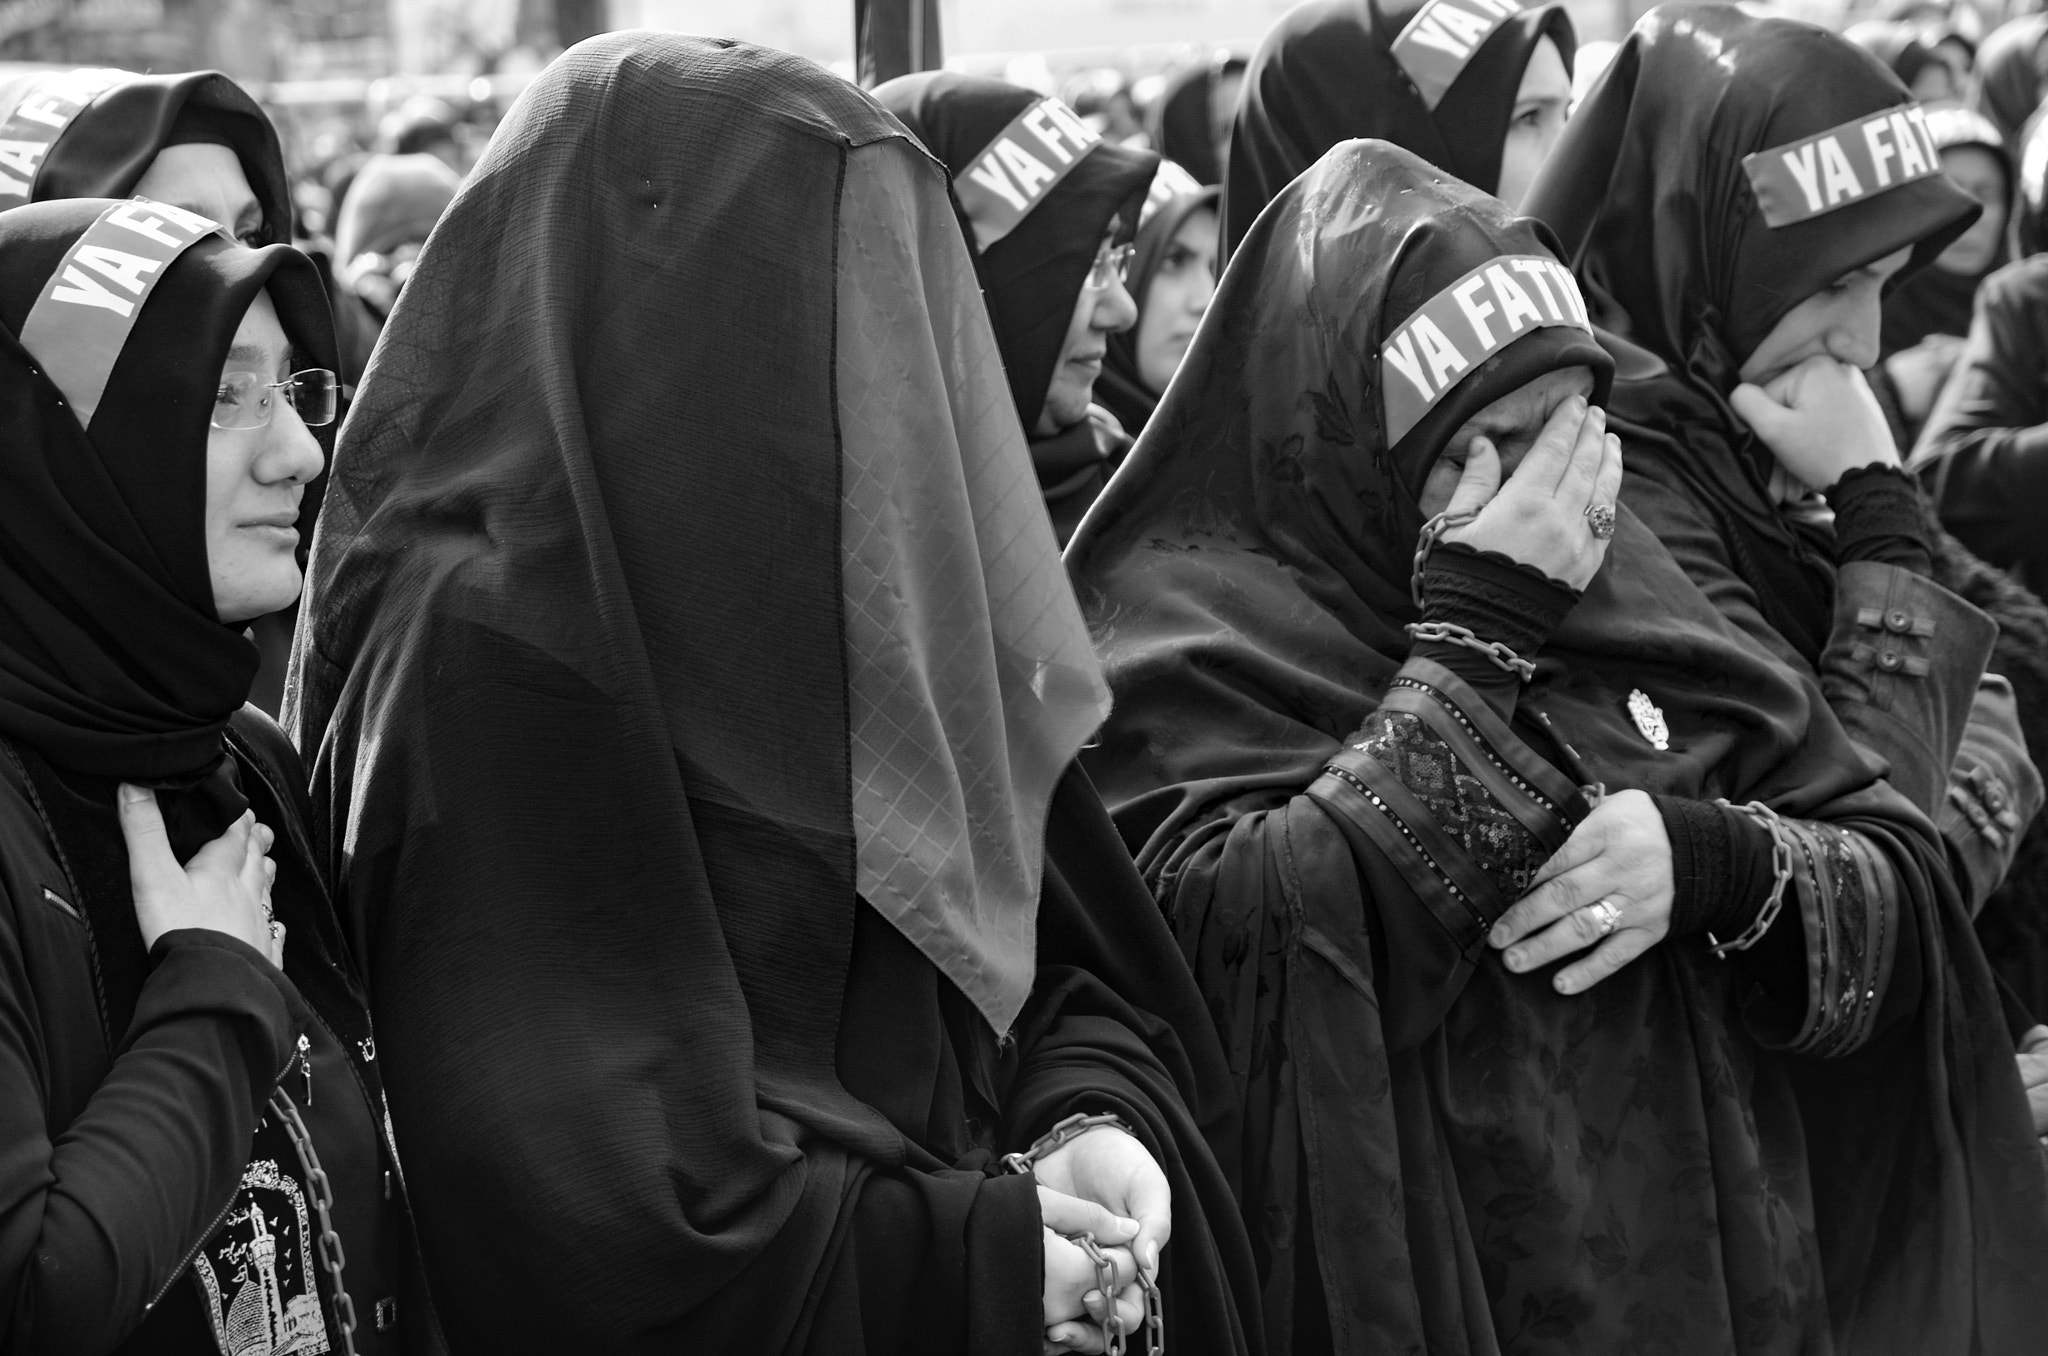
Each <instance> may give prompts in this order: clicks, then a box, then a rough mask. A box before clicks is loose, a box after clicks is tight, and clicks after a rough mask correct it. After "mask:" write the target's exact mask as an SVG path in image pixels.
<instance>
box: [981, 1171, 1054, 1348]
mask: <svg viewBox="0 0 2048 1356" xmlns="http://www.w3.org/2000/svg"><path fill="white" fill-rule="evenodd" d="M1043 1232H1044V1226H1043V1225H1042V1224H1041V1223H1040V1217H1039V1213H1038V1179H1037V1178H1036V1177H1033V1176H1032V1175H1031V1174H1029V1173H1023V1174H1017V1175H1006V1176H1000V1177H991V1178H989V1179H988V1180H986V1181H985V1182H983V1183H982V1185H981V1190H980V1191H978V1192H976V1193H975V1196H974V1209H973V1211H972V1212H971V1213H970V1214H969V1215H968V1217H967V1294H968V1295H969V1296H970V1298H969V1300H968V1305H967V1344H966V1347H965V1350H968V1351H974V1352H988V1353H991V1354H992V1356H1010V1354H1012V1353H1014V1356H1036V1353H1037V1352H1038V1351H1039V1350H1041V1347H1042V1343H1041V1341H1040V1338H1041V1335H1042V1334H1043V1333H1044V1331H1045V1306H1044V1299H1043V1296H1044V1292H1045V1244H1044V1242H1043V1241H1042V1235H1043Z"/></svg>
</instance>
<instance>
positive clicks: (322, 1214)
mask: <svg viewBox="0 0 2048 1356" xmlns="http://www.w3.org/2000/svg"><path fill="white" fill-rule="evenodd" d="M270 1109H271V1110H272V1111H274V1112H276V1113H277V1118H278V1120H279V1121H281V1122H282V1123H283V1125H284V1129H285V1133H286V1134H287V1135H289V1136H291V1141H292V1148H293V1149H295V1150H297V1151H298V1155H299V1167H300V1168H301V1169H303V1170H304V1172H305V1174H306V1184H307V1185H308V1186H309V1187H311V1188H312V1191H313V1212H314V1214H315V1215H317V1216H318V1217H319V1220H320V1240H319V1246H318V1248H317V1249H316V1251H318V1252H319V1254H320V1265H321V1266H322V1267H325V1268H326V1270H327V1275H328V1277H329V1279H331V1280H332V1281H333V1282H334V1317H335V1321H336V1322H337V1323H339V1324H340V1326H341V1350H342V1356H356V1302H355V1301H354V1300H353V1299H351V1298H350V1297H349V1293H348V1286H347V1284H346V1283H345V1282H344V1280H343V1278H342V1269H343V1268H344V1267H346V1266H347V1265H348V1252H347V1250H346V1249H345V1248H343V1247H342V1246H341V1235H340V1234H338V1233H336V1232H335V1231H334V1219H333V1215H332V1211H333V1208H334V1188H333V1187H332V1185H330V1184H329V1182H328V1180H327V1171H326V1169H324V1168H322V1167H321V1166H320V1155H319V1154H318V1153H317V1152H316V1151H315V1150H314V1148H313V1136H312V1135H311V1134H309V1133H308V1132H307V1130H306V1123H305V1122H304V1121H303V1120H300V1119H299V1109H298V1107H296V1106H294V1105H293V1104H292V1099H291V1097H290V1096H289V1095H288V1094H287V1093H286V1092H285V1090H284V1089H283V1088H279V1089H277V1090H276V1091H275V1092H273V1093H271V1094H270Z"/></svg>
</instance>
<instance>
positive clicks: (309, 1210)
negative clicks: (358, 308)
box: [0, 199, 433, 1356]
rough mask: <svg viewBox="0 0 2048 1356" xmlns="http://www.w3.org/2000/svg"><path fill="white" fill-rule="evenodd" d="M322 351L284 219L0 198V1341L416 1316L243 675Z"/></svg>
mask: <svg viewBox="0 0 2048 1356" xmlns="http://www.w3.org/2000/svg"><path fill="white" fill-rule="evenodd" d="M333 363H334V334H333V330H332V328H331V326H330V325H329V322H328V318H327V305H326V301H325V298H324V295H323V291H322V287H321V281H320V278H319V275H318V274H317V272H316V271H315V270H314V268H313V265H312V264H311V262H310V261H308V260H307V259H306V258H304V257H303V256H301V255H299V254H297V253H295V252H294V251H292V250H290V249H288V248H285V247H282V246H271V247H267V248H264V249H249V248H246V247H244V246H242V245H240V244H237V243H235V242H233V241H231V240H229V239H227V238H226V237H225V236H224V235H223V234H221V233H220V232H219V231H218V229H217V228H216V226H215V223H214V222H212V221H211V220H208V219H204V218H200V217H197V216H193V215H190V214H188V213H185V212H182V211H179V210H177V209H175V208H172V207H168V206H164V205H160V204H157V203H151V202H141V201H129V202H111V201H104V200H99V199H72V200H69V201H64V202H50V203H38V204H35V205H32V206H27V207H22V208H18V209H16V210H14V211H10V212H7V213H4V214H0V449H4V455H0V1350H5V1351H8V1352H10V1353H21V1356H29V1354H30V1353H38V1354H41V1353H49V1356H100V1354H101V1353H108V1352H119V1353H123V1354H124V1356H144V1353H148V1354H150V1356H158V1354H162V1356H170V1354H171V1353H176V1354H177V1356H216V1354H217V1353H223V1352H225V1353H231V1354H239V1353H255V1354H256V1356H265V1354H267V1353H271V1352H285V1351H293V1352H315V1351H320V1352H332V1353H336V1356H342V1354H343V1353H349V1352H358V1353H363V1354H364V1356H369V1353H375V1352H385V1353H396V1352H399V1351H401V1350H406V1351H419V1350H427V1349H429V1344H430V1341H431V1333H432V1331H433V1325H432V1319H431V1316H430V1314H429V1312H428V1310H427V1309H426V1308H425V1307H424V1305H423V1303H422V1302H421V1301H420V1299H419V1294H420V1291H419V1288H418V1286H417V1285H408V1284H407V1282H408V1281H409V1280H416V1279H417V1266H416V1263H415V1261H414V1258H415V1250H414V1248H413V1244H412V1240H411V1233H410V1227H409V1225H408V1223H407V1220H406V1216H405V1197H404V1193H403V1190H402V1186H401V1184H400V1182H399V1180H398V1177H397V1167H398V1165H397V1161H396V1159H395V1158H394V1157H393V1156H392V1154H391V1153H390V1151H389V1147H388V1145H387V1144H386V1142H385V1138H384V1124H385V1122H384V1104H383V1094H382V1092H381V1091H380V1089H379V1086H378V1072H379V1068H380V1065H379V1064H378V1062H377V1052H376V1045H375V1042H374V1041H373V1039H372V1037H371V1031H370V1022H369V1014H368V1009H367V1004H366V1001H365V999H364V996H363V990H362V986H361V984H360V982H359V981H358V979H357V977H356V972H355V969H354V966H353V964H352V963H351V960H350V958H349V955H348V952H347V950H346V948H345V946H344V944H343V938H342V932H341V928H340V926H339V924H338V922H337V919H336V916H335V909H334V906H333V904H332V903H331V902H330V894H329V891H328V886H327V882H326V878H325V877H324V875H323V874H322V871H321V868H320V865H319V862H320V854H319V853H318V852H317V851H316V849H315V846H314V842H313V838H312V836H311V835H310V833H309V826H308V817H307V813H306V801H305V794H306V792H305V776H304V773H303V771H302V770H301V769H300V766H299V761H298V758H297V756H296V755H295V754H294V753H293V752H292V748H291V746H290V744H288V743H287V742H286V741H285V738H284V735H283V734H282V732H280V731H279V730H278V728H277V726H276V725H275V724H273V723H272V722H271V720H270V718H269V717H267V716H265V715H263V714H262V713H261V712H259V711H257V710H256V709H255V708H254V707H251V706H245V705H243V703H244V702H245V700H246V699H247V697H248V694H249V684H250V681H251V679H252V678H253V677H254V676H255V673H256V666H257V651H256V647H255V645H254V644H252V643H251V642H250V640H249V638H248V635H247V632H246V630H245V628H246V627H247V626H248V624H249V622H250V621H251V620H252V619H254V618H256V617H258V616H261V615H264V614H266V613H270V612H274V611H276V610H277V609H279V608H282V607H285V606H287V605H289V604H290V603H291V602H292V600H293V599H295V598H296V597H297V596H298V593H299V584H300V575H299V567H298V564H297V561H296V559H295V553H296V550H297V547H298V533H297V531H296V529H295V528H294V527H293V522H294V519H295V517H296V515H297V513H298V509H299V501H300V497H301V495H302V494H303V493H304V490H305V486H306V484H307V482H308V481H310V480H312V478H313V477H314V476H316V475H318V474H319V472H320V469H321V466H322V463H323V456H324V453H323V448H322V441H321V440H323V439H324V438H325V436H326V430H325V428H324V427H323V426H325V425H327V424H329V423H330V422H331V421H332V419H333V415H334V404H333V402H334V394H335V393H334V386H333V381H334V373H333V371H332V366H333ZM308 425H312V426H314V428H313V430H312V431H309V429H308ZM266 853H267V854H268V858H267V859H266ZM330 1234H331V1235H332V1237H331V1238H330V1237H329V1235H330ZM402 1291H403V1292H404V1293H401V1292H402Z"/></svg>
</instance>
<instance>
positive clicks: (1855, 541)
mask: <svg viewBox="0 0 2048 1356" xmlns="http://www.w3.org/2000/svg"><path fill="white" fill-rule="evenodd" d="M1823 493H1824V494H1825V495H1826V496H1827V501H1828V507H1829V508H1831V509H1833V510H1834V512H1835V561H1836V563H1837V564H1840V565H1847V564H1850V563H1852V562H1854V561H1859V560H1874V561H1878V562H1880V563H1882V564H1886V565H1897V566H1900V567H1902V568H1904V569H1908V570H1911V571H1913V572H1914V573H1915V574H1919V575H1923V576H1924V575H1928V574H1931V573H1932V572H1933V568H1934V565H1933V544H1932V541H1931V540H1930V535H1929V532H1928V525H1927V514H1926V512H1925V510H1924V509H1923V507H1922V505H1921V501H1920V489H1919V486H1918V485H1917V484H1916V483H1915V482H1914V480H1913V478H1912V477H1911V476H1909V475H1907V474H1906V472H1905V471H1904V470H1902V469H1900V468H1899V467H1898V466H1897V465H1895V464H1886V463H1882V462H1871V463H1868V464H1866V465H1863V466H1857V467H1853V468H1851V469H1850V470H1848V471H1846V472H1844V473H1843V474H1842V477H1841V479H1839V480H1837V481H1836V482H1835V483H1834V484H1832V485H1830V486H1828V487H1827V489H1826V490H1825V491H1823Z"/></svg>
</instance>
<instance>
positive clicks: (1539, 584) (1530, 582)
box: [1422, 542, 1579, 659]
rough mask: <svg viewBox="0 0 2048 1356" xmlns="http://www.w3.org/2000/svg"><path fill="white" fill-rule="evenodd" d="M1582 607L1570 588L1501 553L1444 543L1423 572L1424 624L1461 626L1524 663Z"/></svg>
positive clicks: (1435, 551) (1430, 555)
mask: <svg viewBox="0 0 2048 1356" xmlns="http://www.w3.org/2000/svg"><path fill="white" fill-rule="evenodd" d="M1578 601H1579V594H1578V592H1577V590H1575V589H1572V588H1569V587H1567V586H1565V585H1563V584H1560V583H1558V582H1557V581H1556V580H1554V579H1551V578H1549V577H1548V576H1546V575H1544V574H1543V573H1542V572H1541V571H1539V570H1536V569H1533V568H1531V567H1529V566H1527V565H1524V564H1522V563H1521V562H1519V561H1516V560H1511V559H1509V558H1508V557H1507V556H1504V555H1501V554H1500V553H1499V552H1496V551H1481V550H1477V549H1475V548H1474V547H1471V546H1468V545H1466V544H1465V543H1463V542H1444V543H1442V544H1441V545H1439V546H1438V547H1437V548H1436V549H1435V550H1434V551H1431V552H1430V554H1429V563H1428V564H1427V565H1425V566H1424V567H1423V571H1422V619H1423V620H1424V621H1436V622H1449V623H1451V624H1452V625H1455V626H1462V627H1465V628H1467V629H1468V630H1470V631H1471V632H1473V633H1474V634H1475V635H1477V636H1479V637H1480V638H1481V639H1483V640H1493V641H1499V642H1500V643H1501V644H1503V645H1506V646H1507V647H1508V648H1509V649H1511V650H1513V651H1514V652H1515V653H1516V654H1518V655H1520V656H1521V657H1522V658H1524V659H1528V658H1530V657H1531V656H1533V655H1534V654H1535V653H1536V651H1537V650H1539V649H1540V648H1542V645H1543V642H1544V641H1546V640H1548V639H1549V638H1550V633H1551V632H1552V631H1554V630H1556V629H1557V627H1558V624H1559V623H1560V622H1562V621H1563V620H1564V619H1565V614H1567V613H1569V612H1570V611H1571V610H1572V606H1573V605H1574V604H1575V603H1577V602H1578Z"/></svg>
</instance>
